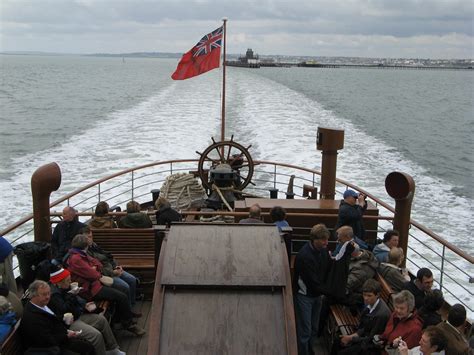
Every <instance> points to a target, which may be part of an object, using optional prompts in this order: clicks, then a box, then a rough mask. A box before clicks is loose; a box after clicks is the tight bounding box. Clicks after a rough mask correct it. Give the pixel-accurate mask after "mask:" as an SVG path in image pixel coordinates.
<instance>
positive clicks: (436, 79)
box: [0, 55, 474, 274]
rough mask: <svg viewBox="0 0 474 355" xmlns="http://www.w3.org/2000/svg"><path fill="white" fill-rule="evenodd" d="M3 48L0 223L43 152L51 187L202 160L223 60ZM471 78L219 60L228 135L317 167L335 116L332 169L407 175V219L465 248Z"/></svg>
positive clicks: (343, 174) (373, 182)
mask: <svg viewBox="0 0 474 355" xmlns="http://www.w3.org/2000/svg"><path fill="white" fill-rule="evenodd" d="M0 60H1V87H0V107H1V111H0V124H1V126H0V139H1V150H0V191H1V194H0V199H1V205H2V206H3V211H2V214H1V215H0V228H1V229H3V228H4V227H6V226H8V225H9V224H11V223H13V222H15V221H16V220H18V219H20V217H21V216H23V215H25V214H27V213H30V211H31V197H30V195H31V194H30V177H31V174H32V173H33V172H34V171H35V169H36V168H38V167H39V166H40V165H42V164H44V163H48V162H51V161H55V162H57V163H58V164H59V166H60V167H61V170H62V185H61V188H60V189H59V191H58V192H55V193H53V197H52V198H53V199H56V198H58V197H60V196H62V195H64V194H66V193H68V192H71V191H73V190H74V189H76V188H77V187H79V186H83V185H85V184H87V183H90V182H92V181H94V180H96V179H98V178H99V177H103V176H106V175H108V174H111V173H114V172H117V171H120V170H123V169H126V168H129V167H132V166H136V165H140V164H145V163H149V162H152V161H158V160H168V159H178V158H180V159H181V158H198V156H197V154H196V153H195V151H196V150H200V151H202V150H203V149H205V148H206V147H207V146H208V145H209V144H210V143H211V140H210V138H211V136H213V137H215V138H216V139H219V138H220V112H221V106H220V102H221V101H220V100H221V85H222V84H221V82H222V79H221V75H222V73H221V71H220V70H214V71H211V72H209V73H206V74H205V75H201V76H199V77H196V78H193V79H190V80H185V81H173V80H171V78H170V75H171V73H172V72H173V70H174V69H175V66H176V63H177V60H176V59H149V58H147V59H139V58H127V59H126V60H125V61H123V60H122V58H98V57H85V56H7V55H3V56H0ZM473 85H474V73H473V72H472V71H450V70H378V69H317V68H262V69H244V68H232V67H229V68H227V85H226V88H227V95H226V121H227V126H226V132H227V137H230V135H231V134H233V135H234V140H236V141H237V142H240V143H242V144H243V145H244V146H248V145H250V144H252V148H251V154H252V156H253V158H254V159H267V160H274V161H279V162H283V163H291V164H296V165H301V166H306V167H310V168H315V169H318V170H319V169H320V164H321V158H320V153H319V152H317V151H316V150H315V137H316V131H317V127H318V126H326V127H336V128H342V129H344V130H345V142H344V149H343V150H341V151H340V152H339V155H338V171H337V175H338V177H340V178H343V179H345V180H348V181H350V182H352V183H354V184H356V185H358V186H360V187H362V188H363V189H366V190H368V191H370V192H372V193H373V194H375V195H376V196H379V197H380V198H382V199H383V200H386V201H388V202H389V203H391V204H393V201H392V200H391V199H390V198H389V197H388V196H387V194H386V192H385V188H384V180H385V177H386V175H387V174H388V173H390V172H391V171H394V170H397V171H403V172H406V173H408V174H410V175H412V176H413V178H414V180H415V182H416V195H415V199H414V205H413V211H412V218H414V219H415V220H417V221H419V222H421V223H422V224H425V225H426V226H428V227H429V228H431V229H432V230H433V231H435V232H436V233H438V234H440V235H441V236H442V237H444V238H445V239H447V240H448V241H450V242H451V243H453V244H455V245H457V246H458V247H459V248H461V249H462V250H464V251H466V252H467V253H468V254H472V251H473V247H472V241H471V240H470V239H471V234H472V233H471V227H470V225H469V224H468V222H470V221H471V219H472V215H473V199H474V189H473V188H472V182H473V171H474V166H473V165H474V164H473V158H472V151H473V144H472V136H473V131H474V129H473V126H474V120H473V117H474V115H473V107H474V98H473V92H474V89H473ZM470 272H471V274H472V266H471V268H470Z"/></svg>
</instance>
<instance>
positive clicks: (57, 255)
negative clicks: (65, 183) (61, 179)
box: [51, 206, 85, 264]
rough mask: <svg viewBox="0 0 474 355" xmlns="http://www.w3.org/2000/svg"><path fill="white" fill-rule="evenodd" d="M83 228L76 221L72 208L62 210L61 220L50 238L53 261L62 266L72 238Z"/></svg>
mask: <svg viewBox="0 0 474 355" xmlns="http://www.w3.org/2000/svg"><path fill="white" fill-rule="evenodd" d="M84 226H85V224H84V223H81V222H79V220H78V219H77V211H76V210H75V209H74V208H72V207H69V206H67V207H65V208H64V209H63V220H62V221H61V222H59V223H58V224H57V225H56V228H54V232H53V237H52V238H51V248H52V255H53V259H55V260H56V261H57V262H58V263H59V264H62V262H63V258H64V256H65V255H66V254H67V252H68V251H69V249H70V248H71V241H72V238H74V237H75V236H76V234H79V231H80V230H81V229H82V228H83V227H84Z"/></svg>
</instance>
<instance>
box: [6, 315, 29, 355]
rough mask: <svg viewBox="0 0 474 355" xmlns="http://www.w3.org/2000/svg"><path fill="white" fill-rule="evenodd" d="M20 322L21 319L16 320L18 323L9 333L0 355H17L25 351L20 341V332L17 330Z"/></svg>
mask: <svg viewBox="0 0 474 355" xmlns="http://www.w3.org/2000/svg"><path fill="white" fill-rule="evenodd" d="M20 322H21V319H20V320H18V322H16V324H15V326H14V327H13V329H12V331H11V332H10V334H9V335H8V337H7V338H6V339H5V340H4V342H3V344H2V346H1V348H0V354H1V355H17V354H23V352H24V351H25V349H24V348H23V344H22V342H21V339H20V332H19V330H18V328H19V327H20Z"/></svg>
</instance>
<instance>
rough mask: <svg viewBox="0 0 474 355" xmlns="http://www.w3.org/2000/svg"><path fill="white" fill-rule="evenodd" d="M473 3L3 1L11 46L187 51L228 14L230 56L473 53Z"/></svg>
mask: <svg viewBox="0 0 474 355" xmlns="http://www.w3.org/2000/svg"><path fill="white" fill-rule="evenodd" d="M473 8H474V5H473V3H472V1H470V0H450V1H446V0H429V1H428V0H398V1H392V0H378V1H373V0H344V1H342V0H332V1H329V0H308V1H307V0H297V1H292V2H290V1H272V0H261V1H253V0H252V1H250V0H242V1H229V0H221V1H216V0H182V1H176V0H175V1H172V0H163V1H147V0H137V1H126V0H115V1H110V0H43V1H34V0H30V1H26V0H2V2H1V5H0V16H1V31H0V49H1V50H2V51H26V50H29V51H50V52H63V53H97V52H107V53H123V52H142V51H143V52H178V53H182V52H184V51H186V50H188V49H189V48H190V47H191V46H193V45H194V44H195V42H196V41H197V40H199V39H200V37H201V36H202V35H203V34H205V33H207V32H209V31H211V30H213V29H214V28H216V27H218V26H220V24H221V19H222V17H228V18H229V22H228V41H227V46H228V47H227V48H228V51H229V53H244V52H245V50H246V48H247V47H252V48H254V49H255V50H256V51H257V52H258V53H260V54H283V55H285V54H286V55H308V56H361V57H418V58H473V57H474V50H473V43H474V42H473V25H472V23H473Z"/></svg>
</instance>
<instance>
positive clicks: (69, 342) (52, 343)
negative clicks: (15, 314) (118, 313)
mask: <svg viewBox="0 0 474 355" xmlns="http://www.w3.org/2000/svg"><path fill="white" fill-rule="evenodd" d="M28 292H29V295H30V301H29V302H28V303H27V304H26V306H25V310H24V312H23V318H22V320H21V324H20V334H21V338H22V339H23V341H24V343H25V346H26V348H43V349H45V348H47V349H48V350H49V351H51V352H52V353H54V352H55V351H56V353H57V354H60V353H61V352H62V350H64V349H67V350H70V351H73V352H76V353H79V354H94V353H95V350H94V347H93V346H92V344H90V343H89V342H87V341H86V340H83V339H80V338H79V332H76V331H72V330H68V329H67V328H66V325H65V324H64V323H63V321H62V320H60V319H59V318H58V317H56V315H55V314H54V312H53V311H52V310H51V309H50V308H49V307H48V306H47V305H48V303H49V300H50V297H51V291H50V287H49V285H48V284H47V283H46V282H45V281H41V280H36V281H33V282H32V283H31V285H30V287H29V288H28ZM30 350H33V349H30Z"/></svg>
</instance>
